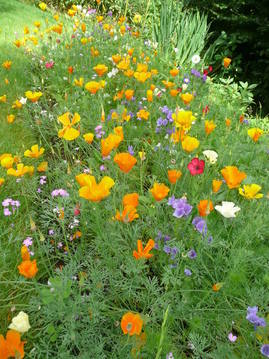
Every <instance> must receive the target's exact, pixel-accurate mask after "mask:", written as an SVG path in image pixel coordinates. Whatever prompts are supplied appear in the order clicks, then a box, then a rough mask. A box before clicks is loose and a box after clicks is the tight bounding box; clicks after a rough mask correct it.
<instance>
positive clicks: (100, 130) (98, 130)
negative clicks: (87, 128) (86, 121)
mask: <svg viewBox="0 0 269 359" xmlns="http://www.w3.org/2000/svg"><path fill="white" fill-rule="evenodd" d="M94 131H95V136H96V138H101V137H103V136H104V134H105V131H103V126H102V125H98V126H96V127H95V129H94Z"/></svg>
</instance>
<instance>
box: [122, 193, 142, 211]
mask: <svg viewBox="0 0 269 359" xmlns="http://www.w3.org/2000/svg"><path fill="white" fill-rule="evenodd" d="M138 200H139V194H138V193H136V192H134V193H129V194H126V195H125V196H124V197H123V200H122V204H123V206H124V207H126V206H132V207H135V208H136V207H137V206H138Z"/></svg>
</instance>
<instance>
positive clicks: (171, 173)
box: [168, 170, 182, 184]
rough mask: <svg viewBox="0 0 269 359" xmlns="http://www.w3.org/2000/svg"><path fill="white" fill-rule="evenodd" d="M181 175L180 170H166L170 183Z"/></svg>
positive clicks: (174, 181)
mask: <svg viewBox="0 0 269 359" xmlns="http://www.w3.org/2000/svg"><path fill="white" fill-rule="evenodd" d="M181 176H182V172H181V171H180V170H168V180H169V182H170V183H172V184H174V183H176V181H177V180H178V179H179V178H180V177H181Z"/></svg>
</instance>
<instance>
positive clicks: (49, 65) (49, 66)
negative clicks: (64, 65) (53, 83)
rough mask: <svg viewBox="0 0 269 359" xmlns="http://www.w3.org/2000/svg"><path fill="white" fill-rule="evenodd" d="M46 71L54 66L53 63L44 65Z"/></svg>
mask: <svg viewBox="0 0 269 359" xmlns="http://www.w3.org/2000/svg"><path fill="white" fill-rule="evenodd" d="M45 66H46V69H51V68H52V67H53V66H54V61H49V62H46V63H45Z"/></svg>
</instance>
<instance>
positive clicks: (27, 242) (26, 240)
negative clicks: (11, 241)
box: [23, 237, 33, 248]
mask: <svg viewBox="0 0 269 359" xmlns="http://www.w3.org/2000/svg"><path fill="white" fill-rule="evenodd" d="M32 239H33V238H32V237H26V239H25V240H24V241H23V244H24V245H25V246H26V247H27V248H28V247H30V246H31V245H32V244H33V240H32Z"/></svg>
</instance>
